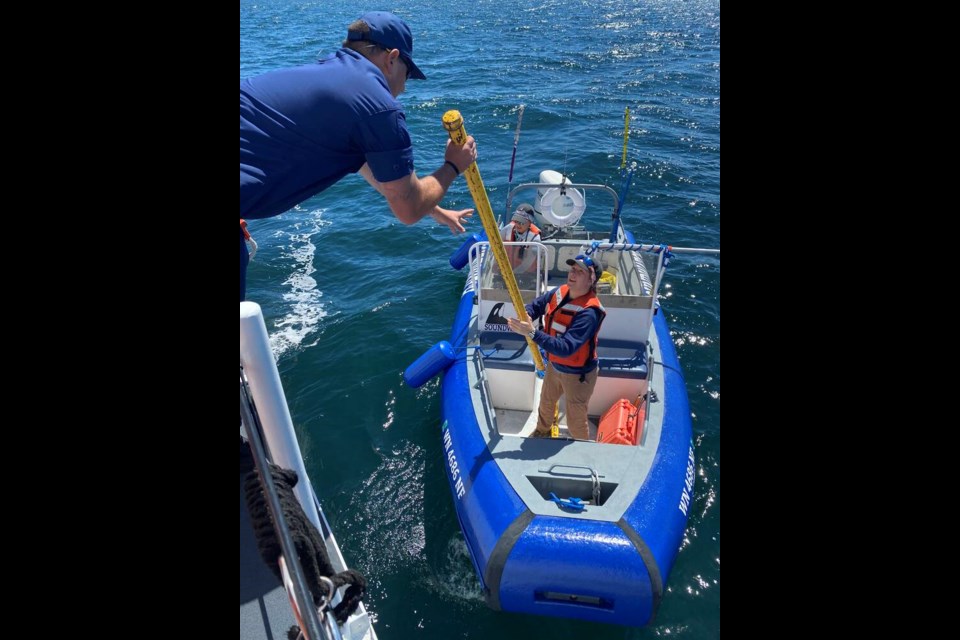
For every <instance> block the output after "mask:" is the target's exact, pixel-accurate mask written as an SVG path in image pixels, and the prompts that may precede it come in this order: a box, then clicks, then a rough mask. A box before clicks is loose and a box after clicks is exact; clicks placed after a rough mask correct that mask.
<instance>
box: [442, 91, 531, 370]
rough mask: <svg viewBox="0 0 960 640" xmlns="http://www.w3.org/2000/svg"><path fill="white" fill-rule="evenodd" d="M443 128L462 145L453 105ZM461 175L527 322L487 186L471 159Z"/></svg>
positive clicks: (464, 138)
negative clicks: (470, 162) (488, 196)
mask: <svg viewBox="0 0 960 640" xmlns="http://www.w3.org/2000/svg"><path fill="white" fill-rule="evenodd" d="M443 128H444V129H446V130H447V133H449V134H450V139H451V140H453V141H454V143H456V144H459V145H463V144H464V143H465V142H466V141H467V130H466V129H465V128H464V126H463V117H461V115H460V112H459V111H457V110H456V109H452V110H450V111H447V112H446V113H445V114H443ZM463 176H464V177H465V178H466V179H467V185H468V186H469V187H470V194H471V195H473V204H474V206H475V207H476V208H477V212H478V213H479V214H480V221H481V222H483V229H484V230H485V231H486V232H487V239H488V240H489V241H490V248H491V249H493V256H494V257H495V258H496V259H497V265H498V266H499V267H500V273H501V274H502V275H503V281H504V282H505V283H506V285H507V291H509V292H510V301H511V302H513V308H514V309H516V310H517V317H518V318H519V319H520V320H522V321H523V322H527V321H528V320H529V319H530V318H529V317H528V316H527V310H526V309H525V308H524V306H523V298H521V297H520V287H518V286H517V279H516V277H515V276H514V275H513V267H511V266H510V261H509V260H508V259H507V252H506V250H505V249H504V248H503V240H502V239H501V238H500V229H499V228H497V221H496V219H495V218H494V217H493V209H491V208H490V199H489V198H487V190H486V188H484V186H483V179H482V178H481V177H480V169H478V168H477V163H476V162H474V163H473V164H471V165H470V166H469V167H467V169H466V171H464V172H463ZM527 344H528V345H529V346H530V353H532V354H533V361H534V363H535V364H536V366H537V370H538V371H543V369H544V367H543V358H541V357H540V349H539V348H538V347H537V345H536V343H534V341H533V340H531V339H530V338H527Z"/></svg>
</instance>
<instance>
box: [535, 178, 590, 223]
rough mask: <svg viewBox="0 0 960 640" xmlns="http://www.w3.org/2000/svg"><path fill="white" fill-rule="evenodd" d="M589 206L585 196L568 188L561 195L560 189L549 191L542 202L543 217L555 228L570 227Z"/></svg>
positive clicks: (555, 188)
mask: <svg viewBox="0 0 960 640" xmlns="http://www.w3.org/2000/svg"><path fill="white" fill-rule="evenodd" d="M586 207H587V205H586V202H585V201H584V198H583V194H582V193H580V192H579V191H577V190H576V189H571V188H569V187H567V188H566V189H565V193H563V194H561V193H560V187H554V188H553V189H547V191H546V192H545V193H544V194H543V198H542V199H541V200H540V210H541V215H542V216H543V218H544V220H546V221H547V222H549V223H550V224H552V225H553V226H555V227H569V226H570V225H574V224H576V223H577V222H578V221H579V220H580V217H581V216H582V215H583V212H584V210H585V209H586Z"/></svg>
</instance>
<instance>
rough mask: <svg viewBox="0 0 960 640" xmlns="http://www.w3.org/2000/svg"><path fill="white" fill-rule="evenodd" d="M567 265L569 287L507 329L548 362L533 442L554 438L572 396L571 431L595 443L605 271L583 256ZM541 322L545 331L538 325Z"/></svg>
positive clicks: (533, 307) (549, 295) (532, 305)
mask: <svg viewBox="0 0 960 640" xmlns="http://www.w3.org/2000/svg"><path fill="white" fill-rule="evenodd" d="M567 264H568V265H570V271H569V272H568V273H567V284H564V285H561V286H559V287H557V288H555V289H552V290H551V291H548V292H547V293H545V294H543V295H542V296H540V297H538V298H536V299H534V300H533V301H532V302H531V303H530V304H528V305H526V310H527V314H528V315H529V316H530V320H529V321H526V322H522V321H520V320H518V319H517V318H507V325H508V326H509V327H510V330H511V331H513V332H515V333H519V334H522V335H525V336H527V337H528V338H530V339H531V340H533V341H534V342H535V343H536V344H537V345H539V346H540V347H542V348H543V350H544V351H546V352H547V356H548V358H547V359H548V362H547V372H546V377H545V378H544V380H543V388H542V389H541V390H540V407H539V408H538V410H537V413H538V415H537V428H536V431H534V433H533V437H535V438H545V437H550V425H551V424H552V423H553V416H554V408H555V407H556V406H557V403H558V402H559V401H560V397H561V396H566V398H567V430H568V431H569V432H570V435H571V436H572V437H574V438H576V439H577V440H589V438H590V432H589V428H588V425H587V403H588V402H589V401H590V396H591V395H592V394H593V389H594V387H596V386H597V373H598V368H597V365H598V364H599V363H598V360H597V335H598V334H599V333H600V325H601V324H603V319H604V318H605V317H606V315H607V313H606V311H604V309H603V305H601V304H600V300H599V298H597V291H596V286H597V280H599V279H600V276H601V275H603V267H602V266H600V263H599V262H595V261H594V260H593V259H592V258H590V256H587V255H583V254H580V255H578V256H577V257H576V258H573V259H570V260H567ZM541 317H542V318H543V330H542V331H540V330H538V329H537V328H536V327H535V326H534V325H533V320H536V319H537V318H541Z"/></svg>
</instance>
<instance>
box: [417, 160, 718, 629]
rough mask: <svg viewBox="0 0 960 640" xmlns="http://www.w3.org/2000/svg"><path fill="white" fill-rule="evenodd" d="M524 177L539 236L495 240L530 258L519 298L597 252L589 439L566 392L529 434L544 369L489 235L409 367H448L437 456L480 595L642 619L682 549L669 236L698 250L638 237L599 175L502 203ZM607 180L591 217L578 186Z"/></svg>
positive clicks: (681, 405) (520, 278) (538, 608)
mask: <svg viewBox="0 0 960 640" xmlns="http://www.w3.org/2000/svg"><path fill="white" fill-rule="evenodd" d="M522 191H527V192H529V194H530V196H529V197H528V198H527V200H532V201H533V203H534V204H533V207H534V211H535V218H536V225H537V226H538V227H539V228H540V229H541V236H542V240H541V242H539V243H529V244H525V245H524V244H522V243H509V242H507V243H504V245H505V249H506V251H508V252H513V251H515V250H516V249H518V248H519V246H523V247H524V250H525V251H526V252H532V254H533V256H534V258H535V259H533V260H530V259H529V258H528V260H527V261H526V264H523V265H518V266H517V267H515V268H514V275H515V277H516V279H517V282H518V284H519V289H520V294H521V297H522V298H523V301H524V303H527V302H529V301H530V300H531V299H533V298H534V297H535V296H536V295H538V294H540V293H542V292H544V291H548V290H550V289H551V288H553V287H555V286H558V285H560V284H563V283H565V282H566V277H567V271H568V269H570V267H569V266H567V264H566V261H567V259H569V258H572V257H574V256H576V255H577V254H581V253H585V252H590V253H591V254H592V255H593V257H594V259H595V260H596V259H599V260H600V262H601V264H602V265H603V268H604V276H603V278H602V280H601V281H600V284H599V286H598V294H599V298H600V301H601V303H602V304H603V306H604V308H605V310H606V318H605V320H604V322H603V325H602V329H601V331H600V335H599V345H598V355H599V360H600V372H599V377H598V382H597V386H596V389H595V391H594V393H593V396H592V397H591V399H590V403H589V406H588V414H589V417H590V440H574V439H572V438H570V437H569V434H568V432H567V429H566V423H565V411H564V406H563V403H562V401H561V403H560V407H559V412H558V416H557V420H556V422H557V423H558V431H559V435H558V437H553V438H532V437H530V436H531V435H532V433H533V430H534V427H535V426H536V421H537V406H538V402H539V394H540V387H541V384H542V380H541V378H540V377H539V376H538V375H537V373H536V371H535V365H534V358H533V357H532V356H531V354H530V352H529V350H528V344H527V342H526V341H525V340H524V339H523V337H522V336H520V335H518V334H515V333H512V332H510V331H509V330H508V329H507V325H506V318H507V317H511V316H513V317H516V315H517V314H516V312H515V310H514V307H513V304H512V302H511V297H510V295H509V292H508V291H507V289H506V286H505V284H504V281H503V277H502V275H501V273H500V271H499V269H498V268H497V267H496V261H495V260H493V252H491V251H490V250H489V249H490V246H489V244H488V243H487V242H485V241H483V240H482V239H479V238H476V237H473V238H470V239H469V240H468V243H469V245H470V246H468V247H464V248H462V250H461V253H463V252H467V253H468V254H469V259H468V260H466V264H468V265H469V269H470V271H469V275H468V277H467V282H466V286H465V288H464V290H463V295H462V297H461V298H460V303H459V308H458V310H457V313H456V318H455V320H454V323H453V330H452V332H451V336H450V341H449V344H447V343H441V344H440V345H437V346H435V347H434V348H433V349H431V351H430V352H428V353H427V354H425V356H424V357H423V358H421V360H420V361H418V363H415V365H413V366H412V367H411V369H410V370H408V372H407V373H408V381H409V380H410V379H411V378H413V384H415V385H417V384H420V383H422V381H423V380H425V379H427V378H428V377H430V376H432V375H433V374H435V373H437V372H438V371H439V370H441V369H445V373H444V376H443V384H442V412H443V416H442V417H443V431H442V437H443V453H444V457H445V460H446V465H445V466H446V470H447V475H448V479H449V481H450V489H451V492H452V494H453V500H454V503H455V505H456V510H457V516H458V518H459V520H460V526H461V528H462V529H463V534H464V538H465V539H466V544H467V547H468V549H469V552H470V557H471V558H472V560H473V563H474V566H475V568H476V572H477V576H478V578H479V580H480V583H481V585H482V588H483V592H484V594H485V596H486V599H487V602H488V604H489V605H490V606H491V607H492V608H494V609H498V610H504V611H514V612H520V613H531V614H537V615H546V616H559V617H566V618H577V619H581V620H589V621H595V622H606V623H612V624H619V625H628V626H643V625H646V624H648V623H650V621H651V620H652V619H653V618H654V616H655V614H656V611H657V607H658V605H659V603H660V600H661V598H662V597H663V592H664V585H665V583H666V581H667V576H668V574H669V573H670V569H671V567H672V566H673V563H674V560H675V559H676V557H677V552H678V550H679V547H680V543H681V539H682V537H683V532H684V529H685V527H686V523H687V517H688V514H689V510H690V505H691V500H692V496H693V490H694V475H695V473H694V470H695V465H694V450H693V446H692V443H691V419H690V408H689V405H688V400H687V391H686V387H685V384H684V380H683V376H682V374H681V373H680V365H679V362H678V361H677V356H676V352H675V351H674V347H673V343H672V342H671V339H670V335H669V332H668V329H667V325H666V322H665V321H664V317H663V314H662V313H660V312H659V310H658V305H657V302H656V291H657V288H658V287H659V284H660V280H661V275H662V273H663V269H664V267H665V266H666V262H667V260H668V258H669V256H670V255H672V253H673V252H683V251H691V252H693V251H705V250H695V249H677V248H668V247H663V246H662V245H639V244H636V243H635V242H634V239H633V237H632V236H631V235H630V234H629V233H628V232H626V231H625V230H624V229H623V226H622V224H620V223H619V212H620V207H619V200H618V197H617V194H616V192H615V191H613V190H612V189H610V188H609V187H606V186H602V185H590V184H575V183H570V182H569V181H568V180H567V179H566V178H565V177H564V176H561V175H560V174H559V173H556V172H554V171H545V172H543V173H541V175H540V180H539V182H537V183H529V184H522V185H520V186H518V187H516V188H515V189H513V190H512V191H511V193H510V196H509V198H508V209H507V210H508V211H512V205H511V204H510V203H511V202H513V201H514V198H515V197H516V196H517V194H519V193H520V192H522ZM593 192H599V193H593ZM603 194H606V195H609V196H610V197H611V198H612V200H613V208H612V213H613V215H612V216H611V209H607V208H602V209H597V211H596V212H595V215H594V218H595V219H596V220H597V221H605V222H606V224H607V225H608V226H607V228H606V229H605V230H596V231H591V230H588V229H587V224H586V218H585V217H584V214H585V213H586V211H587V207H586V201H587V198H588V197H589V198H590V200H591V201H593V200H595V199H596V200H600V199H601V198H600V197H598V196H602V195H603ZM611 217H612V218H613V220H614V223H613V228H612V229H611V228H610V227H609V221H610V220H611ZM612 241H615V242H612ZM711 252H713V251H711ZM717 252H718V251H717ZM511 255H514V256H515V255H517V254H516V253H512V254H511ZM451 262H453V260H451ZM458 262H460V263H461V264H463V263H464V260H463V259H462V257H461V258H459V259H458ZM455 266H456V265H455Z"/></svg>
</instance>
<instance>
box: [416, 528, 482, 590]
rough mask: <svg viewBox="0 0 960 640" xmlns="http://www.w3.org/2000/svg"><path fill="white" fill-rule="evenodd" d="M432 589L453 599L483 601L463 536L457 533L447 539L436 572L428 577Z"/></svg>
mask: <svg viewBox="0 0 960 640" xmlns="http://www.w3.org/2000/svg"><path fill="white" fill-rule="evenodd" d="M428 581H429V583H430V586H431V587H432V588H433V590H435V591H437V592H439V593H442V594H444V595H446V596H448V597H450V598H453V599H454V600H462V601H466V602H483V601H484V600H483V592H482V591H481V589H480V583H479V582H478V581H477V573H476V571H474V570H473V563H472V562H471V561H470V552H469V551H468V550H467V543H466V542H464V540H463V536H462V535H460V534H459V533H457V534H456V535H455V536H454V537H452V538H450V539H449V540H448V541H447V552H446V555H445V557H444V559H443V566H441V567H440V568H439V569H438V571H437V572H436V573H434V574H433V575H431V576H430V577H429V578H428Z"/></svg>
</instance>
